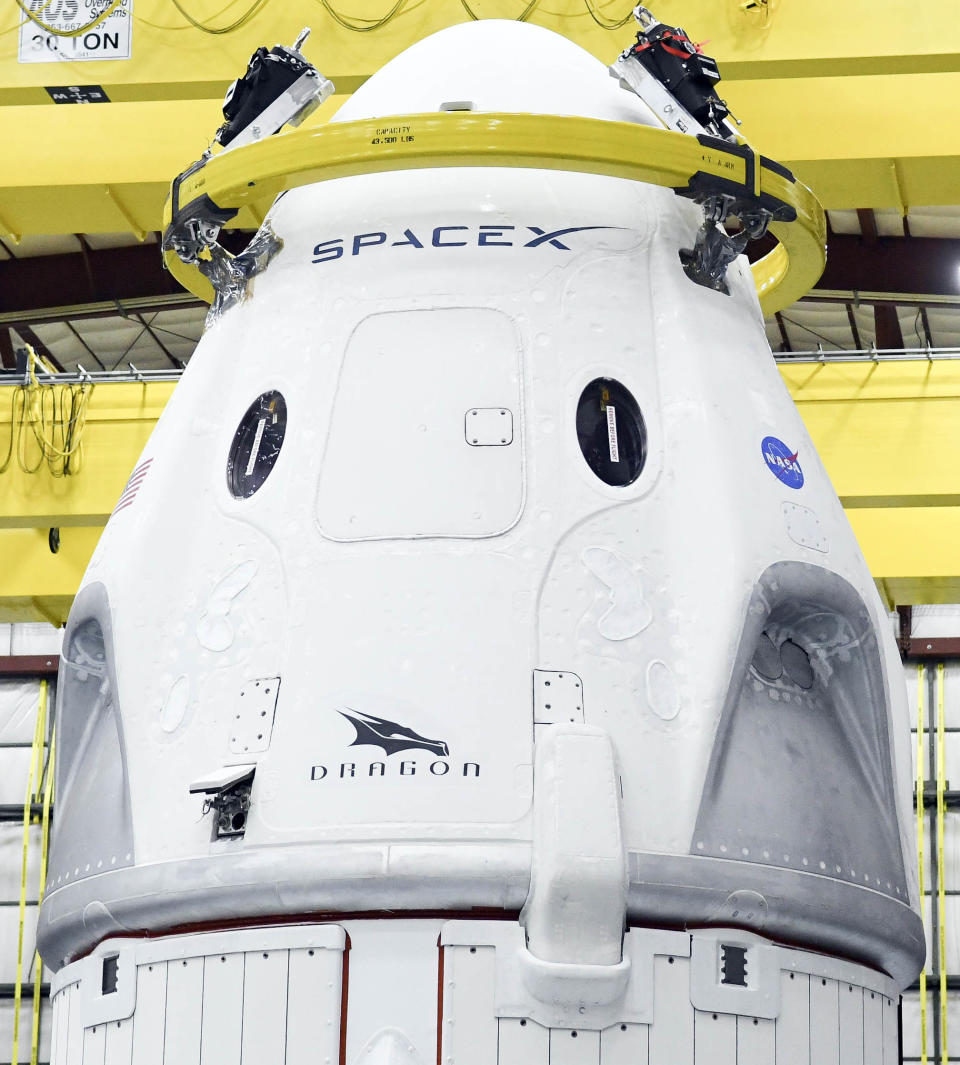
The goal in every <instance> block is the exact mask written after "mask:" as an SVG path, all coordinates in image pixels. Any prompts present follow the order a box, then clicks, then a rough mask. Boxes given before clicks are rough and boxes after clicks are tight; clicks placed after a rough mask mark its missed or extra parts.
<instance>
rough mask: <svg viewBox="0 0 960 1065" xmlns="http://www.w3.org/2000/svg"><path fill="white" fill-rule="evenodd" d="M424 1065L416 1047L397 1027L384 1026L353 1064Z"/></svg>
mask: <svg viewBox="0 0 960 1065" xmlns="http://www.w3.org/2000/svg"><path fill="white" fill-rule="evenodd" d="M401 1063H403V1065H424V1061H423V1058H422V1057H421V1056H420V1055H419V1054H418V1053H417V1048H416V1047H415V1046H414V1045H413V1043H411V1042H410V1040H409V1039H408V1038H407V1037H406V1036H405V1035H404V1034H403V1032H401V1031H400V1030H399V1029H398V1028H384V1029H383V1031H380V1032H377V1034H376V1035H375V1036H374V1037H373V1038H372V1039H371V1040H370V1041H369V1042H368V1043H367V1044H366V1046H365V1047H364V1048H363V1050H361V1051H360V1053H359V1054H358V1055H357V1056H356V1057H355V1058H354V1060H353V1065H401Z"/></svg>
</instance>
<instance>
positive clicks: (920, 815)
mask: <svg viewBox="0 0 960 1065" xmlns="http://www.w3.org/2000/svg"><path fill="white" fill-rule="evenodd" d="M925 682H926V670H925V669H924V666H923V663H922V662H918V663H917V877H918V880H919V891H920V917H921V919H922V920H923V921H924V923H926V904H925V901H924V887H925V886H924V875H923V868H924V864H925V862H926V856H925V854H924V849H925V848H924V838H923V822H924V808H923V791H924V772H923V758H924V754H923V719H924V711H925V707H926V700H925V699H924V685H925ZM920 1065H927V966H926V962H924V966H923V968H922V969H921V970H920Z"/></svg>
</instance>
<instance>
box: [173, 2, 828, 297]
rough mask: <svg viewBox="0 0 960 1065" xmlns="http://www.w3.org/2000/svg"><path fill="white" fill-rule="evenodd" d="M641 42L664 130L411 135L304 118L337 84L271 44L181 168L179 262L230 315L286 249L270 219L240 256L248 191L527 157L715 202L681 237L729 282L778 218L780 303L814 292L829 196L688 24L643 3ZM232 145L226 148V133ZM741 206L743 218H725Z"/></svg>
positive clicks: (451, 115)
mask: <svg viewBox="0 0 960 1065" xmlns="http://www.w3.org/2000/svg"><path fill="white" fill-rule="evenodd" d="M634 16H635V18H636V20H637V22H638V23H639V26H640V30H639V32H638V34H637V43H636V44H635V45H633V46H631V47H629V48H627V49H626V50H625V51H624V52H623V53H622V54H621V55H620V57H619V58H618V59H617V61H616V62H615V63H614V64H613V65H612V66H611V67H610V74H611V75H612V76H613V77H616V78H617V79H618V80H619V82H620V84H621V86H622V87H623V88H625V89H627V90H628V91H630V92H632V93H635V94H636V95H637V96H638V97H640V99H641V100H642V101H643V102H644V103H645V104H646V105H647V106H648V107H649V108H650V110H651V111H652V112H653V113H654V115H655V116H656V118H657V119H658V120H659V122H660V123H661V124H662V126H663V128H662V129H657V128H655V127H652V126H645V125H637V124H633V123H628V122H614V121H610V120H606V119H592V118H583V117H567V116H563V115H546V114H544V115H537V114H515V113H496V112H487V113H480V112H472V111H460V110H457V111H448V112H444V111H440V112H438V113H436V114H419V115H398V116H391V117H392V121H393V122H394V123H395V124H396V125H403V126H404V127H408V128H409V131H410V132H409V134H408V135H407V136H406V137H404V138H396V139H393V140H391V141H385V140H384V139H381V138H378V137H377V136H376V125H377V124H376V122H375V121H373V120H368V119H363V120H357V121H353V122H338V123H330V124H327V125H324V126H320V127H315V128H308V129H302V130H298V131H295V130H285V129H284V127H285V126H295V125H299V124H300V123H301V122H302V121H303V119H304V118H305V117H306V115H307V114H309V113H310V112H311V111H312V110H314V109H315V108H316V107H317V106H318V105H319V104H320V103H321V102H322V101H323V100H324V99H326V98H327V97H328V96H329V95H330V94H331V93H332V92H333V91H334V86H333V84H332V83H331V82H330V81H329V80H328V79H326V78H324V77H323V76H322V75H321V74H320V73H319V72H318V71H317V70H316V69H315V68H313V67H312V66H310V64H309V63H308V62H307V60H305V59H304V58H303V56H302V55H301V54H300V52H299V47H300V46H301V45H302V43H303V41H304V40H305V36H306V33H308V32H309V31H307V30H305V31H304V32H303V33H302V34H301V35H300V37H299V38H298V40H297V43H296V45H295V46H294V48H293V49H289V48H283V47H282V46H277V47H276V48H274V49H272V50H271V51H270V52H267V51H266V49H264V48H260V49H258V50H257V51H256V52H255V53H254V55H253V56H252V57H251V59H250V63H249V66H248V69H247V72H246V74H245V75H244V76H243V77H242V78H240V79H238V81H236V82H235V83H234V85H233V86H232V87H231V89H230V90H229V91H228V93H227V97H226V100H225V102H224V118H225V122H224V124H223V126H221V127H220V130H219V131H218V132H217V135H216V138H215V141H214V144H213V145H211V148H209V149H208V150H207V151H206V152H204V154H203V156H202V157H201V158H200V159H199V160H197V161H196V162H194V163H193V164H192V165H191V166H189V167H188V168H187V169H186V170H184V171H183V172H182V173H181V174H179V175H178V176H177V177H176V178H175V179H174V181H173V183H172V185H171V189H170V195H169V197H168V199H167V202H166V204H165V207H164V235H163V241H162V253H163V258H164V263H165V265H166V267H167V269H169V270H170V272H171V273H172V274H173V275H174V276H175V277H176V278H177V280H178V281H179V282H180V283H181V284H182V285H183V286H184V287H185V288H187V289H188V290H189V291H191V292H193V293H194V294H195V295H196V296H198V297H200V298H201V299H203V300H204V301H205V302H207V303H211V304H213V311H214V314H215V315H216V314H217V313H220V312H221V311H222V310H224V309H226V307H227V306H230V305H232V304H233V303H234V302H236V301H237V300H238V299H240V298H242V296H243V293H244V291H245V287H246V284H247V282H248V281H249V279H250V278H251V277H252V276H254V275H255V274H256V273H257V272H259V270H261V269H263V268H264V267H265V266H266V264H267V263H268V262H269V261H270V259H271V258H272V256H273V255H274V254H275V253H276V251H277V250H278V249H277V246H276V243H275V238H273V236H272V234H271V233H270V232H269V231H266V232H264V231H261V232H260V233H259V234H258V235H257V237H256V238H255V239H254V240H253V241H252V242H251V244H250V245H249V246H248V247H247V249H246V250H245V251H244V252H242V253H241V254H240V255H237V256H232V255H230V254H229V253H228V252H227V251H226V250H225V249H223V248H222V247H221V246H220V245H219V244H218V243H217V238H218V236H219V233H220V230H221V229H222V228H223V226H225V225H226V224H227V223H228V222H229V221H230V220H231V219H232V218H235V217H236V215H237V213H238V212H239V211H240V210H241V208H243V207H244V206H246V205H248V204H254V203H257V204H258V205H259V206H260V208H261V209H262V210H264V211H265V210H266V209H267V208H268V207H269V205H270V204H271V203H272V202H273V201H274V200H275V199H276V197H277V196H278V195H280V194H281V193H282V192H284V191H287V190H289V189H292V188H298V187H300V186H303V185H307V184H313V183H315V182H318V181H324V180H329V179H332V178H339V177H347V176H352V175H356V174H362V173H380V172H386V171H392V170H405V169H415V168H420V167H467V166H492V167H523V168H534V169H538V168H539V169H550V170H566V171H570V172H579V173H586V174H605V175H610V176H614V177H624V178H629V179H632V180H635V181H641V182H646V183H649V184H653V185H660V186H664V187H666V188H671V189H673V190H674V192H676V193H677V194H678V195H680V196H683V197H685V198H688V199H692V200H693V201H694V202H696V203H698V204H700V205H701V207H702V208H703V212H704V220H703V224H702V226H701V228H700V231H699V232H698V234H697V237H696V241H695V243H694V246H693V247H692V248H685V249H680V258H681V261H682V263H683V266H684V270H685V271H686V273H687V275H688V277H690V278H691V280H693V281H694V282H696V283H697V284H700V285H704V286H706V287H708V288H712V289H714V290H716V291H719V292H726V291H727V287H726V280H725V277H726V271H727V267H728V266H729V264H730V263H731V262H732V261H733V260H734V259H735V258H736V257H737V256H738V255H739V254H741V252H743V250H744V249H745V247H746V245H747V243H748V242H750V241H755V240H758V239H759V238H760V237H762V236H764V234H766V233H767V232H768V230H769V232H771V233H772V234H773V235H774V236H775V237H776V238H777V240H778V244H777V245H776V246H775V247H774V248H773V249H772V250H771V251H770V252H768V253H767V254H766V255H764V256H763V257H762V258H761V259H759V260H758V261H757V262H755V263H754V264H753V265H752V267H751V270H752V273H753V276H754V282H755V285H756V289H757V294H758V297H759V299H760V306H761V309H762V311H763V313H764V314H765V315H769V314H772V313H773V312H774V311H777V310H781V309H783V308H784V307H786V306H789V304H791V303H793V302H794V301H795V300H797V299H799V298H800V296H802V295H804V294H805V293H806V292H807V291H809V289H810V288H812V287H813V285H814V284H815V283H816V281H817V279H818V278H819V277H820V275H821V274H822V273H823V268H824V266H825V264H826V216H825V215H824V212H823V208H822V207H821V205H820V203H819V201H818V200H817V198H816V196H815V195H814V194H813V193H812V192H811V191H810V189H808V188H807V187H806V186H805V185H803V184H802V183H801V182H799V181H797V180H796V178H795V177H794V175H793V174H792V173H791V172H790V170H788V169H787V168H786V167H785V166H782V165H781V164H779V163H777V162H774V161H773V160H772V159H769V158H767V157H766V156H763V155H761V154H760V153H759V152H757V151H756V150H755V149H754V148H752V147H751V146H750V145H749V144H747V143H746V141H745V140H744V139H743V138H742V137H740V136H739V134H737V132H736V130H735V129H734V127H733V126H732V125H731V123H730V121H729V111H728V109H727V107H726V104H725V103H724V102H723V101H722V100H721V99H720V98H719V97H718V96H717V94H716V91H715V89H714V86H715V85H716V83H717V82H718V81H719V80H720V75H719V71H718V70H717V65H716V63H715V62H714V60H712V59H711V58H710V57H708V56H705V55H703V54H702V51H701V49H700V48H699V46H697V45H694V44H693V43H692V42H691V41H690V39H689V38H688V37H687V35H686V34H685V33H684V32H683V30H681V29H678V28H675V27H671V26H667V25H665V24H662V23H659V22H658V21H657V20H656V19H655V18H654V16H653V15H652V14H651V13H650V12H649V11H648V10H647V9H646V8H644V7H642V6H641V7H637V8H636V9H635V11H634ZM218 144H219V145H222V146H223V147H224V149H225V150H223V151H221V152H219V153H215V152H214V146H215V145H218ZM732 218H736V219H737V220H739V223H740V228H739V232H736V233H735V234H733V235H730V234H728V232H727V230H726V228H725V223H727V222H728V220H730V219H732Z"/></svg>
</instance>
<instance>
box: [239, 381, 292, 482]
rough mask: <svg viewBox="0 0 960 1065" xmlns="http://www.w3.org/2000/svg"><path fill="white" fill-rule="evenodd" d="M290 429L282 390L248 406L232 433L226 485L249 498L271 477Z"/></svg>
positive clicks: (265, 395) (263, 396)
mask: <svg viewBox="0 0 960 1065" xmlns="http://www.w3.org/2000/svg"><path fill="white" fill-rule="evenodd" d="M286 431H287V404H286V403H285V402H284V399H283V396H281V395H280V393H279V392H264V393H263V395H262V396H258V397H257V398H256V399H255V400H254V401H253V403H251V404H250V406H249V408H248V409H247V413H246V414H244V416H243V418H242V419H241V421H240V424H239V425H238V426H237V431H236V432H235V433H234V434H233V443H232V444H231V446H230V457H229V458H228V459H227V487H228V488H229V489H230V494H231V495H233V496H235V497H236V498H237V499H248V498H249V497H250V496H252V495H253V493H254V492H256V491H257V489H258V488H260V487H261V485H262V484H263V482H264V481H265V480H266V479H267V477H269V476H270V471H271V470H272V469H273V467H274V466H275V465H276V463H277V458H278V456H279V455H280V448H281V446H282V444H283V437H284V435H285V433H286Z"/></svg>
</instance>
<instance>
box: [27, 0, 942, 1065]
mask: <svg viewBox="0 0 960 1065" xmlns="http://www.w3.org/2000/svg"><path fill="white" fill-rule="evenodd" d="M636 14H637V18H638V22H639V27H638V29H639V33H638V37H637V42H636V44H634V45H631V46H630V47H629V48H627V49H626V50H625V51H624V53H623V55H622V56H621V57H620V58H619V59H618V60H617V61H616V62H615V63H614V65H613V67H612V68H610V70H607V69H605V68H604V66H603V65H602V64H601V63H599V62H598V61H597V60H595V59H594V58H592V57H591V56H590V55H589V54H587V53H586V52H585V51H583V50H582V49H581V48H579V47H578V46H576V45H574V44H573V43H571V42H569V41H567V40H566V39H564V38H562V37H560V36H558V35H556V34H553V33H551V32H549V31H547V30H545V29H542V28H538V27H536V26H532V25H528V24H524V23H515V22H502V21H480V22H474V23H469V24H465V25H458V26H454V27H451V28H450V29H446V30H443V31H442V32H440V33H437V34H435V35H434V36H432V37H429V38H427V39H426V40H423V41H421V42H419V43H418V44H415V45H414V46H413V47H411V48H409V49H407V50H406V51H405V52H403V53H402V54H400V55H399V56H397V57H396V58H395V59H394V60H392V61H391V62H389V63H388V64H387V65H386V66H385V67H383V69H381V70H380V71H379V72H378V73H377V74H375V75H374V76H373V77H372V78H370V79H369V80H368V81H367V82H366V83H365V84H364V85H363V86H362V87H361V88H360V89H359V90H358V91H356V92H355V93H354V94H353V95H352V96H351V97H350V98H349V99H348V100H347V102H346V103H344V104H343V106H341V108H340V110H339V111H338V112H337V113H336V115H335V117H334V118H333V119H332V120H331V121H330V122H328V123H326V124H323V125H315V126H302V127H301V128H299V129H296V130H289V129H286V128H285V127H286V126H288V125H290V124H293V123H296V122H299V120H300V119H302V117H303V116H304V113H305V112H306V111H308V110H309V109H310V108H312V107H313V106H315V105H316V104H317V103H318V102H320V101H321V100H322V99H323V98H325V96H327V95H329V93H330V92H331V91H332V88H333V87H332V85H331V84H330V83H329V82H328V81H326V79H325V78H323V77H322V76H321V75H320V74H319V73H318V72H317V71H316V70H314V68H313V67H312V66H310V64H309V63H308V62H307V61H306V60H305V59H304V57H303V54H302V52H301V50H300V48H301V46H302V43H303V39H302V38H301V40H300V41H298V43H297V45H296V46H294V47H293V48H281V47H277V48H275V49H273V50H271V51H267V50H266V49H260V50H259V51H258V52H257V53H256V54H255V55H254V57H253V59H252V60H251V66H250V69H249V70H248V72H247V74H246V75H245V76H244V78H241V79H239V80H238V82H237V83H236V84H235V86H234V87H233V89H232V90H231V93H230V94H229V95H228V99H227V101H226V104H225V117H226V122H225V124H224V126H223V127H222V128H221V130H220V132H219V134H218V143H217V145H216V147H215V148H214V149H213V150H211V151H208V152H207V153H205V155H204V156H203V158H202V159H200V160H198V162H197V163H195V164H194V165H193V166H192V167H190V168H188V169H187V170H186V171H185V172H184V173H183V174H181V175H180V177H178V178H177V179H176V181H175V182H174V183H173V186H172V189H171V196H170V200H169V202H168V205H167V223H168V224H167V229H166V233H165V237H164V251H165V257H166V261H167V263H168V265H169V266H170V268H171V269H172V270H173V271H174V273H175V274H176V276H177V277H178V278H181V279H182V280H183V281H184V283H185V284H187V285H188V287H190V288H191V289H192V290H193V291H195V292H197V293H198V294H200V295H203V296H205V297H206V298H207V299H208V300H210V301H211V302H212V307H211V311H210V316H209V319H208V325H207V329H206V332H205V334H204V336H203V338H202V340H201V341H200V343H199V346H198V347H197V350H196V354H195V355H194V357H193V358H192V360H191V362H190V365H189V367H188V369H187V370H186V372H185V373H184V375H183V379H182V381H181V383H180V384H179V385H178V386H177V388H176V391H175V393H174V395H173V396H172V398H171V400H170V402H169V404H168V406H167V408H166V410H165V411H164V413H163V415H162V417H161V419H160V421H159V423H158V425H157V427H156V430H155V432H154V433H153V435H152V437H151V438H150V440H149V442H148V443H147V446H146V448H145V450H144V452H143V455H142V456H141V458H140V460H139V462H138V463H137V465H136V468H135V469H134V471H133V474H132V475H131V477H130V481H129V483H128V485H127V487H126V489H125V491H124V492H123V495H122V496H121V498H120V500H119V502H118V503H117V507H116V509H115V511H114V513H113V515H112V516H111V518H110V521H109V523H108V525H107V527H106V529H105V531H104V533H103V536H102V538H101V540H100V543H99V546H98V548H97V551H96V553H95V555H94V558H93V560H92V561H91V563H90V567H89V569H88V570H87V573H86V575H85V577H84V580H83V583H82V586H81V588H80V591H79V593H78V595H77V597H76V600H75V602H74V605H73V609H72V611H71V614H70V618H69V622H68V624H67V629H66V633H65V639H64V652H63V656H62V659H61V666H60V678H59V684H58V710H57V714H58V738H57V745H58V754H59V764H58V767H57V800H58V807H57V822H56V826H55V830H54V835H53V841H52V849H51V855H50V872H49V877H48V889H47V894H46V897H45V899H44V901H43V906H42V910H41V915H40V927H39V946H40V950H41V952H42V955H43V957H44V959H45V961H46V962H47V964H48V965H49V966H50V967H51V968H52V969H54V970H56V972H55V975H54V976H53V979H52V989H51V994H52V999H53V1011H54V1012H53V1031H54V1035H53V1049H52V1058H51V1060H52V1061H53V1062H54V1063H55V1065H188V1063H196V1065H201V1063H202V1065H241V1063H242V1065H253V1063H257V1065H282V1063H286V1065H306V1063H311V1065H313V1063H329V1065H337V1063H342V1065H400V1063H404V1065H429V1063H433V1062H434V1061H436V1062H438V1063H440V1065H538V1063H539V1065H548V1063H549V1065H641V1063H643V1065H704V1063H709V1065H727V1063H729V1065H734V1063H737V1065H773V1063H774V1062H776V1065H794V1063H796V1065H800V1063H802V1065H809V1063H810V1062H815V1063H816V1065H827V1063H829V1062H834V1063H838V1062H842V1063H844V1065H848V1063H850V1065H852V1063H854V1062H856V1063H857V1065H860V1063H862V1065H893V1063H894V1062H896V1061H897V1004H898V999H899V994H900V991H901V990H902V989H903V988H904V987H905V986H906V985H908V984H909V983H910V982H911V981H912V980H913V979H914V977H915V976H916V974H917V972H918V971H919V969H920V966H921V964H922V961H923V956H924V941H923V931H922V925H921V921H920V917H919V915H918V896H917V886H916V883H915V878H914V873H913V869H912V858H911V855H912V837H911V832H912V829H911V818H910V780H909V777H910V751H909V730H908V724H907V711H906V694H905V691H904V685H903V681H902V678H901V667H900V663H899V658H898V656H897V653H896V648H895V646H894V642H893V637H892V633H891V632H890V631H889V625H888V623H887V618H886V615H885V612H884V610H883V608H882V606H881V603H880V601H879V598H878V596H877V593H876V590H875V588H874V585H873V582H872V580H871V577H870V573H869V572H868V570H867V566H866V564H865V562H864V560H863V558H862V556H861V554H860V551H859V549H858V547H857V543H856V541H855V539H854V537H853V534H852V532H851V530H850V527H849V525H848V523H847V521H846V519H845V517H844V514H843V510H842V508H841V506H840V503H839V502H838V500H837V497H836V495H835V494H834V491H833V489H832V487H831V485H830V483H829V480H828V479H827V475H826V473H825V471H824V468H823V466H822V464H821V462H820V460H819V458H818V457H817V455H816V453H815V451H814V449H813V446H812V444H811V442H810V438H809V436H808V434H807V432H806V430H805V429H804V425H803V423H802V421H801V420H800V417H799V416H798V414H797V411H796V410H795V408H794V405H793V403H792V402H791V399H790V397H789V395H788V393H787V391H786V389H785V387H784V384H783V382H782V380H781V377H780V375H779V373H778V371H777V368H776V365H775V364H774V361H773V359H772V358H771V354H770V350H769V347H768V345H767V342H766V339H765V335H764V328H763V314H762V312H763V311H764V310H765V311H767V312H770V311H771V310H773V309H776V308H778V307H781V306H785V305H786V304H788V303H789V302H792V301H793V300H794V299H796V298H797V297H798V296H799V295H801V294H802V292H803V291H804V290H805V289H806V288H807V287H809V286H810V285H812V284H813V283H814V281H815V280H816V278H817V276H818V273H819V270H820V268H821V267H822V265H823V254H824V251H823V238H824V221H823V212H822V210H821V208H820V205H819V204H818V203H817V201H816V200H815V198H814V197H813V195H812V193H810V191H809V190H808V189H806V188H805V187H804V186H802V185H801V184H800V183H799V182H797V181H795V179H794V178H793V175H792V174H791V173H790V171H789V170H787V169H786V168H785V167H783V166H781V165H780V164H778V163H776V162H774V161H773V160H771V159H768V158H766V157H764V156H762V155H760V154H759V153H758V152H757V151H756V150H755V149H754V148H753V147H752V146H751V145H749V144H747V143H746V142H745V141H744V140H743V138H742V137H740V136H738V134H737V133H736V132H735V129H736V127H735V125H733V120H732V118H731V117H730V115H729V114H728V111H727V108H726V106H725V105H724V104H723V101H722V100H721V99H720V97H719V96H718V95H717V93H716V88H715V87H716V83H717V81H718V79H719V74H718V73H717V70H716V65H715V64H714V63H713V61H712V60H711V59H709V57H707V56H704V55H702V54H701V53H700V52H699V51H698V50H697V49H696V47H695V46H693V45H692V44H691V43H690V41H689V39H688V38H687V37H686V35H685V34H684V33H683V31H682V30H680V29H678V28H675V27H670V26H666V25H664V24H662V23H659V22H658V21H657V20H656V19H654V17H653V16H652V15H651V14H650V13H649V12H648V11H646V10H645V9H643V8H638V9H637V13H636ZM611 74H612V75H613V76H611ZM278 130H279V131H280V132H277V131H278ZM257 202H259V203H262V204H263V205H264V208H267V207H269V211H268V213H267V215H266V219H265V221H264V222H263V225H262V226H261V227H260V230H259V232H258V233H257V235H256V236H255V237H254V239H253V240H252V241H251V244H250V246H249V247H248V249H247V250H246V251H245V252H243V253H241V254H239V255H237V256H230V255H228V254H227V253H226V252H225V251H224V250H223V249H222V247H221V246H220V245H219V243H218V242H217V237H218V234H219V232H220V229H221V228H222V226H223V225H225V224H226V223H227V222H228V221H229V220H230V219H231V218H233V217H235V216H236V215H237V213H238V212H240V211H242V210H243V209H244V208H245V207H246V206H247V205H248V204H254V203H257ZM271 204H272V206H271ZM768 229H769V231H770V232H772V233H773V234H774V235H775V236H776V237H777V238H778V240H779V244H778V245H777V247H776V248H775V249H774V251H773V252H771V253H770V254H768V255H767V256H766V257H765V258H763V259H760V260H759V261H758V262H756V263H755V264H754V265H753V267H752V268H751V267H750V265H749V264H748V262H747V260H746V257H745V256H744V255H742V254H741V253H742V252H743V250H744V247H745V246H746V244H747V243H748V241H750V240H753V239H755V238H757V237H759V236H760V235H762V234H763V233H764V232H766V231H767V230H768Z"/></svg>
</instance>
